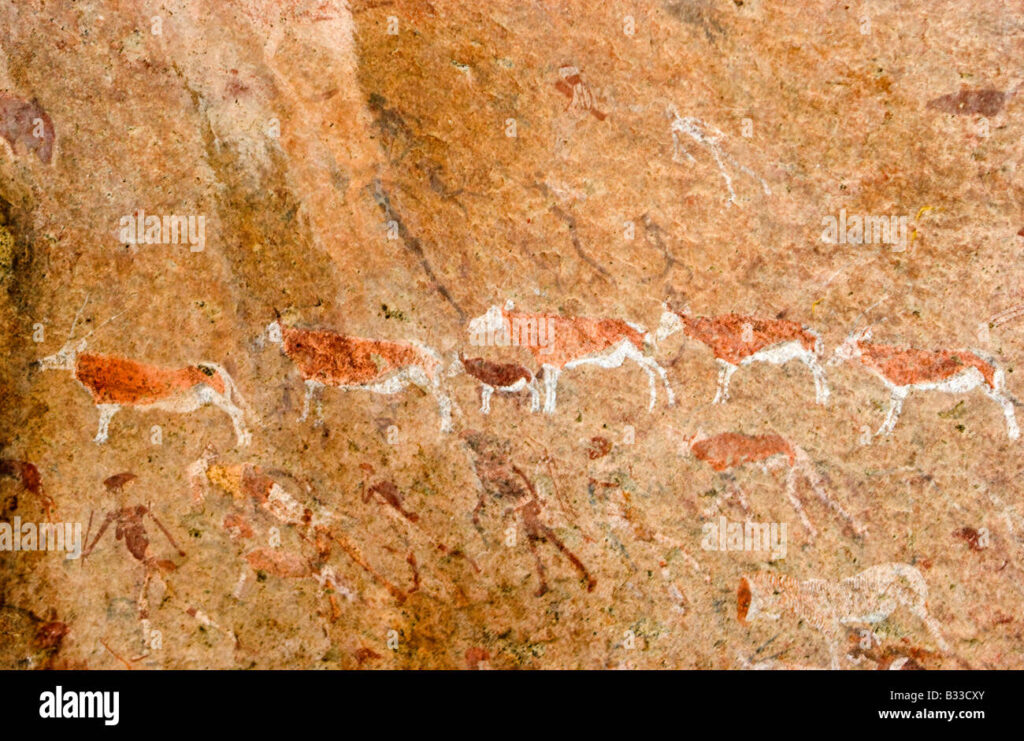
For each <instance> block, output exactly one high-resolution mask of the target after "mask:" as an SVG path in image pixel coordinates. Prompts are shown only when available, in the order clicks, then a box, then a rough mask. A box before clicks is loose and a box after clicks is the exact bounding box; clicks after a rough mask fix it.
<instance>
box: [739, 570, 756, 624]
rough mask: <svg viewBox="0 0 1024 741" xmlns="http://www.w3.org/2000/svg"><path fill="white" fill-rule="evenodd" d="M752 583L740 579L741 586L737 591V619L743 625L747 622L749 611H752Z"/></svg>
mask: <svg viewBox="0 0 1024 741" xmlns="http://www.w3.org/2000/svg"><path fill="white" fill-rule="evenodd" d="M751 599H752V597H751V595H750V582H748V581H747V580H746V579H740V586H739V588H737V590H736V618H737V619H738V620H739V621H740V622H741V623H744V624H745V623H746V622H747V611H748V610H750V601H751Z"/></svg>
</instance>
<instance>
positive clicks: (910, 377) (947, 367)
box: [829, 327, 1020, 440]
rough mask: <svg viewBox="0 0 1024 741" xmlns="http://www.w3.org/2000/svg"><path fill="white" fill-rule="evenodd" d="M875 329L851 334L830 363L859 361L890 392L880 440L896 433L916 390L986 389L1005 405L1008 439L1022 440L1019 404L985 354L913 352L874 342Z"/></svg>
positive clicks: (954, 392) (965, 390)
mask: <svg viewBox="0 0 1024 741" xmlns="http://www.w3.org/2000/svg"><path fill="white" fill-rule="evenodd" d="M870 339H871V328H870V327H869V328H867V329H862V330H858V331H854V332H851V333H850V335H849V336H848V337H847V338H846V340H845V341H844V342H843V343H842V344H841V345H840V346H839V347H837V348H836V349H835V352H834V353H833V356H832V359H831V360H830V361H829V363H830V364H833V365H835V364H838V363H841V362H844V361H852V360H857V361H858V362H859V363H860V364H861V365H863V366H864V367H865V368H867V369H868V370H869V371H871V373H873V374H874V375H875V376H877V377H878V378H880V379H882V381H883V382H884V383H885V385H886V386H887V387H888V389H889V393H890V401H889V412H888V414H887V415H886V417H885V422H883V423H882V426H881V427H879V428H878V432H876V433H875V435H876V436H882V435H888V434H889V433H890V432H892V431H893V428H894V427H895V426H896V422H897V421H898V420H899V417H900V412H902V410H903V401H904V399H906V398H907V395H908V394H909V393H910V392H911V391H941V392H945V393H948V394H964V393H967V392H968V391H971V390H973V389H976V388H980V389H981V390H982V391H984V392H985V394H986V395H987V396H988V397H989V398H990V399H992V400H993V401H995V402H996V403H997V404H999V406H1000V408H1001V409H1002V410H1003V416H1004V417H1005V419H1006V434H1007V435H1008V436H1009V438H1010V439H1011V440H1016V439H1017V438H1018V437H1020V428H1019V427H1018V426H1017V416H1016V414H1015V413H1014V409H1013V401H1012V400H1011V398H1010V396H1009V394H1007V392H1006V378H1005V374H1004V372H1003V369H1002V368H1000V367H999V366H998V365H996V363H995V361H994V360H992V359H991V358H988V357H986V356H984V355H983V354H982V353H981V352H980V351H977V350H973V351H968V350H919V349H916V348H912V347H900V346H895V345H882V344H878V343H874V342H869V340H870Z"/></svg>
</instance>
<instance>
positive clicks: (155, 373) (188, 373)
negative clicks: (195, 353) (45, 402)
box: [75, 354, 224, 404]
mask: <svg viewBox="0 0 1024 741" xmlns="http://www.w3.org/2000/svg"><path fill="white" fill-rule="evenodd" d="M75 378H77V379H78V380H79V381H80V382H81V383H82V385H84V386H85V387H86V388H87V389H89V391H91V392H92V397H93V400H94V401H95V402H96V403H97V404H149V403H152V402H155V401H159V400H161V399H166V398H167V397H169V396H173V395H174V394H175V393H177V392H179V391H187V390H188V389H191V388H194V387H195V386H199V385H200V384H206V385H207V386H209V387H211V388H212V389H213V390H214V391H216V392H217V393H220V394H223V393H224V381H223V380H221V377H220V376H219V375H218V374H217V372H216V371H215V370H213V369H212V368H208V369H206V370H204V367H203V366H195V365H193V366H189V367H187V368H160V367H158V366H155V365H146V364H145V363H139V362H137V361H135V360H128V359H126V358H118V357H115V356H111V355H90V354H83V355H79V356H78V361H77V362H76V363H75Z"/></svg>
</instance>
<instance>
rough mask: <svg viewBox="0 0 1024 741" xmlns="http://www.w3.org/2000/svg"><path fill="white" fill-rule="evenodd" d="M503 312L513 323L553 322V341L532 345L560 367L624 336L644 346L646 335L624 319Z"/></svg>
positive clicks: (538, 355)
mask: <svg viewBox="0 0 1024 741" xmlns="http://www.w3.org/2000/svg"><path fill="white" fill-rule="evenodd" d="M502 314H503V316H504V317H505V319H506V320H507V321H508V322H509V324H510V326H512V327H517V326H519V327H523V326H531V327H535V326H544V325H551V324H553V325H554V341H553V343H552V345H549V346H548V347H540V346H539V345H538V346H530V347H529V348H528V349H529V350H530V352H531V353H532V354H533V357H534V358H535V359H536V360H537V362H538V363H541V364H547V365H553V366H555V367H556V368H561V367H563V366H564V365H565V364H566V363H569V362H571V361H573V360H579V359H580V358H583V357H586V356H588V355H593V354H594V353H598V352H601V351H603V350H607V349H608V348H610V347H612V346H613V345H616V344H617V343H619V342H621V341H622V340H629V341H630V342H632V343H633V345H635V346H636V348H637V349H638V350H641V351H642V350H643V347H644V338H643V335H641V334H640V333H639V332H638V331H636V330H635V329H633V328H632V327H630V326H629V325H628V324H627V323H626V322H624V321H622V320H620V319H595V318H592V317H563V316H560V315H558V314H530V313H527V312H519V311H512V312H506V311H503V312H502ZM541 339H542V340H543V338H541Z"/></svg>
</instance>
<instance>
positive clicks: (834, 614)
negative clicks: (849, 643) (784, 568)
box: [736, 563, 949, 669]
mask: <svg viewBox="0 0 1024 741" xmlns="http://www.w3.org/2000/svg"><path fill="white" fill-rule="evenodd" d="M927 597H928V585H927V584H926V583H925V580H924V577H923V576H921V572H920V571H918V570H917V569H916V568H914V567H913V566H910V565H909V564H903V563H887V564H881V565H879V566H872V567H871V568H869V569H865V570H864V571H862V572H860V573H859V574H856V575H855V576H851V577H848V578H846V579H842V580H840V581H827V580H825V579H808V580H806V581H797V580H796V579H794V578H793V577H791V576H784V575H780V574H768V573H761V574H754V575H748V576H743V577H741V578H740V584H739V588H738V589H737V593H736V598H737V612H736V614H737V617H738V618H739V621H740V623H742V624H744V625H746V624H747V623H748V622H750V621H753V620H758V619H767V620H778V619H779V618H780V617H781V616H782V614H783V613H785V612H790V613H792V614H793V615H794V616H795V617H796V618H797V619H798V620H803V621H805V622H807V623H808V624H809V625H811V626H812V627H814V628H815V629H816V630H818V631H819V632H820V633H821V634H822V635H823V636H824V638H825V640H826V642H827V643H828V650H829V656H830V657H831V666H832V668H833V669H838V668H839V654H840V646H841V645H842V642H843V626H844V625H848V624H851V623H867V624H874V623H880V622H882V621H883V620H885V619H886V618H888V617H889V616H890V615H892V614H893V613H894V612H895V611H896V610H897V608H899V607H906V608H907V609H908V610H910V612H911V613H913V614H914V615H915V616H916V617H917V618H919V619H920V620H921V621H923V622H924V624H925V627H926V628H927V629H928V631H929V632H930V633H931V635H932V638H933V639H934V640H935V642H936V643H937V644H938V646H939V648H940V649H941V650H942V651H948V650H949V646H948V644H947V643H946V641H945V639H944V638H943V637H942V633H941V631H940V630H939V627H940V626H939V623H938V622H937V621H936V620H935V619H934V618H932V617H931V616H930V615H929V614H928V606H927V603H926V602H927Z"/></svg>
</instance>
